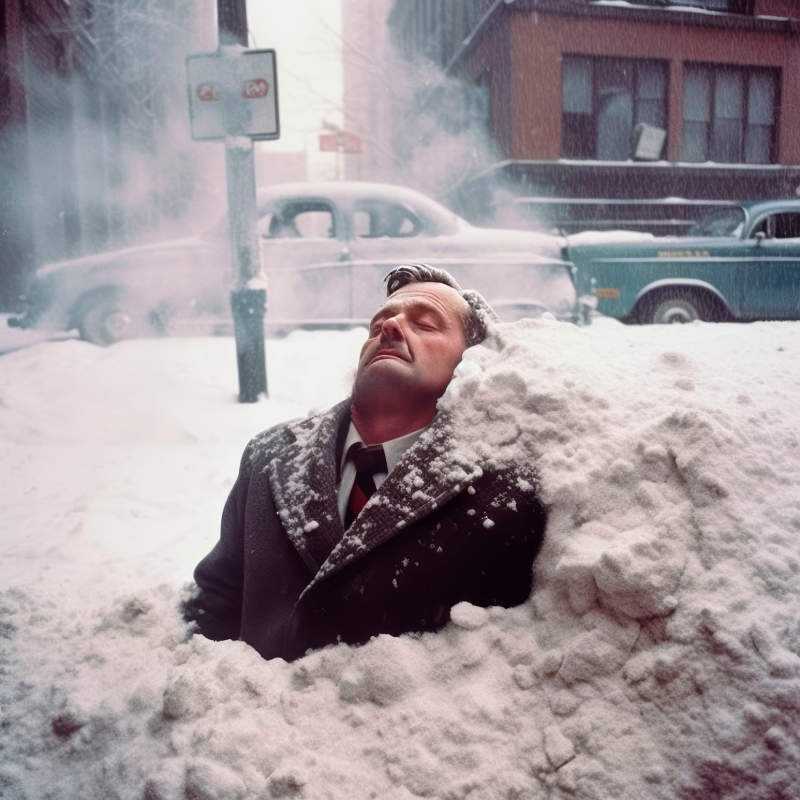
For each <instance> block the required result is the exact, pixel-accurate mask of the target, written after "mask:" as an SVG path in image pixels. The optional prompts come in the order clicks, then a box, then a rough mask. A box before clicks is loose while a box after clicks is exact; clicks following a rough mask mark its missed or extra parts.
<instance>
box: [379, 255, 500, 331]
mask: <svg viewBox="0 0 800 800" xmlns="http://www.w3.org/2000/svg"><path fill="white" fill-rule="evenodd" d="M383 280H384V281H385V282H386V296H387V297H391V296H392V295H393V294H394V293H395V292H396V291H397V290H398V289H400V288H402V287H403V286H408V284H409V283H443V284H444V285H445V286H449V287H450V288H451V289H455V290H456V291H457V292H458V293H459V294H460V295H461V297H462V298H464V300H465V301H466V303H467V305H468V306H469V311H468V312H467V313H466V314H465V315H464V317H463V318H462V322H463V324H464V338H465V340H466V342H467V347H472V345H474V344H480V343H481V342H482V341H483V340H484V339H485V338H486V333H487V328H488V326H489V324H490V323H492V322H499V317H498V316H497V314H496V313H495V311H494V309H493V308H492V307H491V306H490V305H489V304H488V303H487V302H486V300H484V298H483V295H481V294H478V292H475V291H473V290H472V289H462V288H461V287H460V286H459V285H458V283H457V281H456V279H455V278H454V277H453V276H452V275H451V274H450V273H449V272H447V271H446V270H443V269H439V267H432V266H431V265H430V264H403V265H401V266H399V267H395V268H394V269H393V270H392V271H391V272H389V273H388V275H386V277H385V278H384V279H383Z"/></svg>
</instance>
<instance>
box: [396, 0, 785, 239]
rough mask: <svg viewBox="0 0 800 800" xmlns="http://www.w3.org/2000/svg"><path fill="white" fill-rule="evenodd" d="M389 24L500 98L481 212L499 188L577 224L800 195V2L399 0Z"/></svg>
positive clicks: (492, 107) (471, 198) (666, 218)
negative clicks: (679, 200)
mask: <svg viewBox="0 0 800 800" xmlns="http://www.w3.org/2000/svg"><path fill="white" fill-rule="evenodd" d="M390 26H391V28H392V30H393V33H394V40H395V43H396V45H397V46H398V48H399V49H400V50H401V51H402V52H403V53H404V54H405V56H406V57H407V58H413V57H415V56H418V55H422V56H425V57H427V58H429V59H432V60H433V61H435V62H436V63H437V64H438V65H439V67H440V68H441V70H442V72H443V74H444V75H447V76H458V77H459V78H461V79H462V80H465V81H467V82H468V83H470V84H472V85H473V86H476V87H478V88H479V89H480V91H481V92H482V93H483V94H484V96H485V98H486V123H487V125H488V127H489V129H490V131H491V134H492V136H493V139H494V142H495V144H496V146H497V148H498V150H499V153H500V158H498V159H497V161H496V163H494V164H491V165H489V166H488V167H487V168H486V169H485V170H483V172H482V173H481V174H479V175H472V176H470V178H469V179H468V180H466V181H464V182H462V183H461V185H460V186H459V187H458V189H457V190H456V192H454V194H453V195H452V197H451V201H453V202H454V203H455V204H456V205H458V206H460V207H461V209H462V210H463V211H465V213H467V215H468V216H471V217H472V218H473V219H486V218H487V217H489V216H490V215H491V214H492V204H493V202H494V200H495V198H496V197H497V188H498V187H503V188H504V189H506V190H510V191H511V192H512V193H513V194H515V195H517V199H516V200H514V201H513V205H514V206H515V208H516V209H517V210H518V211H520V212H521V213H522V212H524V213H532V214H533V215H534V216H536V217H538V218H540V219H545V220H548V221H550V222H552V223H555V224H558V225H559V226H560V227H564V228H566V229H578V228H581V227H586V226H587V225H586V223H587V220H590V221H591V222H592V227H608V226H611V225H618V224H620V222H624V223H626V224H628V225H629V226H630V227H639V228H644V229H650V230H657V231H658V232H667V231H670V230H672V231H675V232H680V230H682V229H684V228H685V227H686V225H687V224H688V223H689V222H690V219H691V218H692V217H694V216H695V215H696V213H697V211H698V208H699V207H702V206H703V205H704V204H713V203H714V202H719V201H724V200H735V199H745V198H747V199H750V198H753V199H755V198H762V197H770V196H786V195H794V194H795V193H800V166H798V165H800V0H681V2H680V4H678V3H672V2H670V1H669V0H649V2H648V1H646V0H641V1H640V2H636V3H633V2H631V3H624V2H620V3H612V2H604V1H603V0H599V1H595V2H592V1H591V0H497V1H496V2H490V1H489V0H485V2H483V1H482V0H469V1H468V2H464V3H462V2H457V1H456V0H396V1H395V4H394V6H393V8H392V13H391V16H390ZM427 102H429V103H430V102H435V98H434V99H433V100H432V101H431V100H430V99H429V100H428V101H427ZM522 198H524V199H522ZM674 198H684V199H687V200H691V201H693V202H690V203H684V204H681V203H675V202H674V201H673V200H674ZM665 199H670V201H669V202H667V203H664V202H663V201H664V200H665ZM587 200H590V201H593V202H588V203H587V202H586V201H587ZM633 200H636V201H639V202H638V203H637V204H636V206H634V204H633V203H626V201H633ZM643 200H647V201H649V202H648V203H645V204H642V202H641V201H643ZM698 201H703V202H698ZM506 205H507V203H506Z"/></svg>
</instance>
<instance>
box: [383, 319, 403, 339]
mask: <svg viewBox="0 0 800 800" xmlns="http://www.w3.org/2000/svg"><path fill="white" fill-rule="evenodd" d="M404 338H405V337H404V336H403V328H402V326H401V325H400V322H399V320H398V319H397V317H396V316H394V317H387V318H386V319H385V320H384V321H383V325H382V326H381V341H382V342H397V341H402V340H403V339H404Z"/></svg>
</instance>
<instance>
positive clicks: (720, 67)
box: [680, 61, 783, 164]
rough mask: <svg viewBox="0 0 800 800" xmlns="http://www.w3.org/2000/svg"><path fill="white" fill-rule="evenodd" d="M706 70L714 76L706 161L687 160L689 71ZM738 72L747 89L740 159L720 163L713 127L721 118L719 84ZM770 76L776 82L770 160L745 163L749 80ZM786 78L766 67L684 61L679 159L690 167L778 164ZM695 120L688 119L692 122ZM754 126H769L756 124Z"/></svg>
mask: <svg viewBox="0 0 800 800" xmlns="http://www.w3.org/2000/svg"><path fill="white" fill-rule="evenodd" d="M691 69H695V70H698V71H699V70H707V71H708V73H709V74H710V76H711V89H710V93H709V101H708V102H709V121H708V125H707V130H706V137H705V142H704V145H705V146H704V152H705V154H706V159H705V161H688V160H687V159H686V157H685V153H686V141H687V138H688V137H687V136H686V122H687V120H686V77H687V73H688V72H689V70H691ZM726 72H727V73H735V74H738V75H740V76H741V77H742V83H743V87H744V91H743V95H742V109H743V116H742V118H741V119H742V136H741V144H740V147H739V159H738V160H737V161H718V160H715V159H714V158H713V155H714V154H713V153H712V146H713V142H714V128H715V124H716V122H717V120H718V119H725V118H723V117H720V118H718V117H717V116H716V114H715V111H716V96H717V82H718V78H719V75H720V74H722V73H726ZM759 73H760V74H762V75H770V76H771V77H772V78H773V79H774V90H775V91H774V95H773V104H772V125H770V128H771V131H770V137H769V160H768V161H746V160H745V157H746V154H747V132H748V128H750V127H751V123H750V122H749V121H748V109H749V108H750V88H751V85H750V79H751V77H752V76H753V75H755V74H759ZM782 79H783V74H782V70H781V68H780V67H763V66H760V65H753V66H750V65H746V64H745V65H742V64H720V63H713V62H707V61H684V62H683V64H682V65H681V156H680V160H681V161H683V162H685V163H688V164H703V163H706V162H709V161H712V162H714V163H717V164H777V163H778V131H779V130H780V112H781V83H782ZM691 121H692V120H689V122H691ZM752 127H766V126H757V125H755V124H754V125H753V126H752Z"/></svg>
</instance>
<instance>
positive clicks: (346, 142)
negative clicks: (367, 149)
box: [319, 131, 361, 155]
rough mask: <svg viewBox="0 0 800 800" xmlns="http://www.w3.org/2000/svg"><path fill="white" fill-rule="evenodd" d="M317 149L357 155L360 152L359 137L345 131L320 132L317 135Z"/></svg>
mask: <svg viewBox="0 0 800 800" xmlns="http://www.w3.org/2000/svg"><path fill="white" fill-rule="evenodd" d="M319 149H320V150H322V151H323V152H338V153H350V154H352V155H358V154H359V153H360V152H361V138H360V137H359V136H356V135H355V134H354V133H348V132H347V131H336V132H334V133H321V134H320V135H319Z"/></svg>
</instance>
